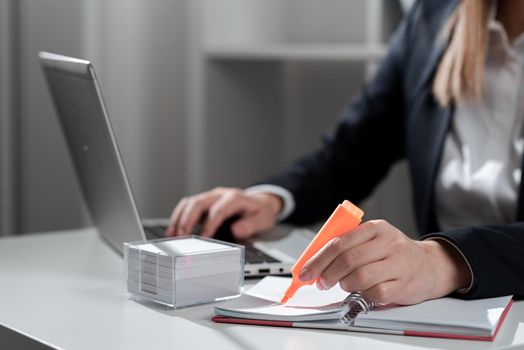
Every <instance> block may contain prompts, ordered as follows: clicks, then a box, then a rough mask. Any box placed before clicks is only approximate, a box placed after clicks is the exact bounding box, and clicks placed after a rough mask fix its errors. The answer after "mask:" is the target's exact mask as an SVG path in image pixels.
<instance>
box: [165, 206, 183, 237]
mask: <svg viewBox="0 0 524 350" xmlns="http://www.w3.org/2000/svg"><path fill="white" fill-rule="evenodd" d="M186 202H187V198H182V199H181V200H180V202H178V204H177V205H176V207H175V209H174V210H173V213H172V214H171V217H170V218H169V226H168V227H167V230H166V236H168V237H170V236H174V235H175V234H176V226H177V223H178V220H179V218H180V213H181V212H182V210H183V209H184V207H185V205H186Z"/></svg>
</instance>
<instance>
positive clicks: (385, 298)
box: [362, 280, 404, 304]
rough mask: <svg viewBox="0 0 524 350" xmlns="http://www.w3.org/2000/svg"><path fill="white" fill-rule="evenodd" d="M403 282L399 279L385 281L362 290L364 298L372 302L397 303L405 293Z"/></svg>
mask: <svg viewBox="0 0 524 350" xmlns="http://www.w3.org/2000/svg"><path fill="white" fill-rule="evenodd" d="M402 286H403V284H402V283H401V282H400V281H398V280H389V281H384V282H381V283H379V284H376V285H374V286H373V287H371V288H369V289H368V290H365V291H362V296H363V297H364V299H365V300H366V301H368V302H370V303H380V304H390V303H396V302H397V301H398V299H399V297H400V296H401V295H402V293H404V291H403V290H402Z"/></svg>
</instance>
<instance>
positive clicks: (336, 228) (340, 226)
mask: <svg viewBox="0 0 524 350" xmlns="http://www.w3.org/2000/svg"><path fill="white" fill-rule="evenodd" d="M362 216H364V212H363V211H362V209H360V208H359V207H357V206H356V205H354V204H353V203H351V202H350V201H348V200H345V201H344V202H343V203H342V204H339V205H338V206H337V208H336V209H335V211H334V212H333V214H331V216H330V217H329V219H327V221H326V222H325V223H324V225H323V226H322V228H321V229H320V231H318V233H317V234H316V235H315V238H313V240H312V241H311V243H309V245H308V246H307V248H306V250H304V252H303V253H302V255H301V256H300V258H298V260H297V262H296V263H295V265H293V267H292V268H291V273H292V274H293V280H292V281H291V284H290V285H289V287H288V289H287V290H286V292H285V293H284V297H282V300H281V301H280V302H281V303H282V304H285V303H286V302H287V301H288V300H289V298H291V297H292V296H293V295H295V293H296V292H297V290H298V288H300V287H302V286H304V285H306V284H309V285H311V284H313V283H314V282H315V281H316V280H317V279H312V280H311V281H307V282H302V281H301V280H299V279H298V274H299V273H300V270H302V267H303V266H304V264H305V263H306V262H307V261H308V260H309V259H311V257H312V256H313V255H315V254H316V253H317V252H318V251H319V250H320V249H322V247H323V246H324V245H326V243H327V242H329V241H330V240H332V239H333V238H335V237H338V236H340V235H342V234H344V233H346V232H348V231H351V230H353V229H355V228H356V227H357V226H358V225H359V224H360V222H361V221H362Z"/></svg>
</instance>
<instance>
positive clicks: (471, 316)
mask: <svg viewBox="0 0 524 350" xmlns="http://www.w3.org/2000/svg"><path fill="white" fill-rule="evenodd" d="M510 300H511V296H504V297H498V298H487V299H478V300H460V299H453V298H441V299H435V300H429V301H425V302H423V303H420V304H417V305H410V306H398V307H391V308H385V309H383V310H375V311H370V312H369V313H367V314H359V315H358V316H357V319H356V321H355V325H356V326H374V325H377V322H376V321H379V322H380V323H382V324H387V323H389V324H397V325H401V324H403V325H405V327H404V329H407V328H409V326H410V325H414V324H417V325H438V326H449V327H462V328H473V329H479V330H485V331H488V333H491V332H492V331H493V330H494V329H495V327H496V325H497V323H498V321H499V319H500V317H501V316H502V313H503V312H504V309H505V308H506V306H507V305H508V303H509V302H510ZM386 322H387V323H386ZM417 328H419V327H417Z"/></svg>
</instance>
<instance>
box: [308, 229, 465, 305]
mask: <svg viewBox="0 0 524 350" xmlns="http://www.w3.org/2000/svg"><path fill="white" fill-rule="evenodd" d="M469 275H470V272H469V268H468V266H467V263H466V261H465V260H464V258H463V257H462V256H461V255H460V253H459V252H458V250H457V249H456V248H454V247H453V246H451V245H450V244H449V243H446V242H445V241H442V242H440V241H422V242H421V241H415V240H412V239H410V238H409V237H407V236H406V235H405V234H404V233H402V232H401V231H400V230H398V229H397V228H396V227H394V226H392V225H390V224H389V223H388V222H386V221H384V220H374V221H368V222H365V223H363V224H362V225H360V226H359V227H358V228H356V229H355V230H353V231H351V232H348V233H346V234H344V235H342V236H340V237H337V238H335V239H333V240H332V241H330V243H328V244H326V246H325V247H324V248H323V249H322V250H320V251H319V252H318V253H317V254H316V255H315V256H313V257H312V258H311V259H310V260H309V261H308V262H307V263H306V264H305V265H304V268H303V269H302V271H301V272H300V275H299V278H300V279H301V280H303V281H308V280H311V279H315V278H317V277H320V278H319V279H318V281H317V287H318V288H319V289H323V290H324V289H329V288H331V287H333V286H334V285H336V284H337V282H340V286H341V288H342V289H344V290H346V291H348V292H353V291H361V292H362V294H363V296H364V298H366V300H368V301H370V302H379V303H384V304H388V303H396V304H404V305H407V304H416V303H419V302H422V301H424V300H427V299H434V298H438V297H441V296H444V295H447V294H449V293H451V292H453V291H455V290H457V289H459V288H462V287H465V286H467V285H468V284H469V281H470V280H471V276H469Z"/></svg>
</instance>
